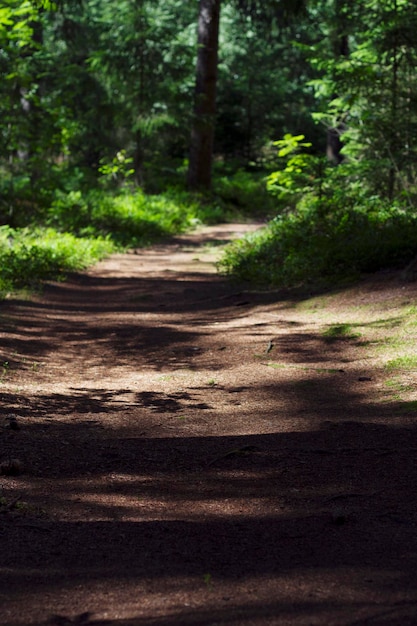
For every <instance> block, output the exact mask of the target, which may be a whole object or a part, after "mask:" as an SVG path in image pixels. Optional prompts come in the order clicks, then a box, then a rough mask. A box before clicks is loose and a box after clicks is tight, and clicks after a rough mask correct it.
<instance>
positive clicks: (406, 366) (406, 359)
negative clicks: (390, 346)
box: [385, 355, 417, 370]
mask: <svg viewBox="0 0 417 626" xmlns="http://www.w3.org/2000/svg"><path fill="white" fill-rule="evenodd" d="M385 367H386V368H387V369H390V370H394V369H399V370H417V356H415V355H405V356H399V357H397V358H395V359H391V360H389V361H387V362H386V364H385Z"/></svg>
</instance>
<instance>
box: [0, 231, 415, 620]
mask: <svg viewBox="0 0 417 626" xmlns="http://www.w3.org/2000/svg"><path fill="white" fill-rule="evenodd" d="M253 228H254V226H251V225H239V224H234V225H222V226H215V227H206V228H202V229H199V230H198V231H196V232H194V233H191V234H189V235H184V236H180V237H178V238H176V239H174V240H173V241H172V242H170V243H168V244H164V245H158V246H154V247H152V248H149V249H146V250H140V251H137V254H135V253H133V252H132V253H128V254H122V255H115V256H112V257H111V258H109V259H107V260H105V261H103V262H101V263H99V264H98V265H97V266H95V267H94V268H92V269H91V270H90V271H88V272H86V273H84V274H80V275H73V276H70V277H69V280H68V281H67V282H65V283H49V284H47V285H46V288H45V290H44V292H43V293H42V294H41V295H38V296H35V297H32V298H28V299H27V300H25V299H17V298H15V299H10V300H7V301H4V302H2V303H0V323H1V327H0V359H1V361H0V362H1V369H0V383H1V384H0V398H1V411H2V418H1V419H2V423H1V424H0V427H1V430H0V461H1V465H0V468H1V471H2V473H3V475H2V476H1V477H0V486H1V492H0V496H1V499H0V623H1V625H2V626H29V625H37V626H41V625H45V626H46V625H47V624H48V625H50V626H54V625H55V626H69V625H71V624H72V625H74V624H76V625H78V626H87V625H88V626H148V625H155V626H174V625H176V626H181V625H184V624H194V625H199V626H201V625H211V626H215V625H222V626H238V625H244V626H266V625H271V624H279V625H287V624H288V625H294V626H301V625H303V626H304V625H323V624H333V625H340V626H347V625H350V626H353V625H361V624H363V625H364V624H367V625H376V624H379V625H381V624H386V625H396V624H398V625H401V626H405V625H411V624H417V532H416V530H417V526H416V524H417V505H416V500H417V440H416V439H415V437H416V434H417V433H416V416H417V413H416V411H417V395H416V390H417V386H416V382H417V380H416V379H417V366H415V364H416V362H417V359H416V351H415V346H416V343H415V339H416V337H417V322H416V320H417V315H414V316H413V311H414V313H417V285H416V284H403V283H401V281H400V279H399V276H398V274H396V273H395V272H393V273H384V274H378V275H375V276H371V277H367V278H365V279H363V280H362V281H360V282H359V283H357V284H356V285H354V286H350V287H347V288H345V289H343V290H338V291H337V290H335V291H333V292H331V293H326V294H322V295H316V296H311V295H309V294H307V293H304V294H301V293H299V292H294V293H292V292H287V293H280V292H274V293H262V292H257V291H253V290H248V289H243V288H241V287H236V285H232V284H230V283H229V282H228V281H227V280H225V279H224V278H222V277H221V276H219V275H217V274H216V271H215V267H214V265H213V262H214V261H215V259H216V258H217V255H218V251H219V250H220V249H221V246H222V245H223V244H224V243H225V241H227V240H229V239H230V238H233V237H235V236H237V235H240V234H241V233H242V232H244V231H248V230H251V229H253ZM398 354H401V355H402V357H401V358H402V360H401V359H400V360H398ZM396 358H397V361H395V359H396ZM413 359H414V360H413ZM11 416H12V417H11ZM13 416H14V417H13Z"/></svg>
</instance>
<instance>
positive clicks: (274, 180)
mask: <svg viewBox="0 0 417 626" xmlns="http://www.w3.org/2000/svg"><path fill="white" fill-rule="evenodd" d="M304 139H305V137H304V135H296V136H294V135H291V134H290V133H287V134H286V135H284V138H283V139H280V140H279V141H274V142H273V145H274V146H277V148H278V158H279V159H281V160H282V161H283V162H285V163H284V165H283V166H282V167H281V169H279V170H277V171H275V172H272V173H271V174H269V176H268V177H267V180H266V184H267V190H268V191H269V192H270V193H271V194H272V195H274V196H276V197H277V198H278V199H279V200H281V201H283V202H288V201H290V202H295V201H296V199H297V198H299V197H300V196H301V195H302V194H305V193H307V192H309V191H312V190H313V189H315V188H318V187H321V185H322V183H323V175H324V170H325V168H326V163H325V161H324V159H323V158H322V157H317V156H315V155H313V154H309V153H307V152H305V151H304V152H303V151H302V149H303V148H311V146H312V144H311V143H310V142H308V141H304Z"/></svg>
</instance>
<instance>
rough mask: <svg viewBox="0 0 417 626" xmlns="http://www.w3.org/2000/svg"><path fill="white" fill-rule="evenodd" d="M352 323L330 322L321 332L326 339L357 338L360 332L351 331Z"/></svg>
mask: <svg viewBox="0 0 417 626" xmlns="http://www.w3.org/2000/svg"><path fill="white" fill-rule="evenodd" d="M352 327H353V325H352V324H331V325H330V326H329V328H327V329H326V330H325V331H324V332H323V336H324V337H325V338H326V339H328V340H335V339H359V337H361V333H357V332H352Z"/></svg>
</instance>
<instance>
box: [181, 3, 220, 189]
mask: <svg viewBox="0 0 417 626" xmlns="http://www.w3.org/2000/svg"><path fill="white" fill-rule="evenodd" d="M220 4H221V1H220V0H200V5H199V16H198V38H197V45H198V51H197V73H196V85H195V102H194V119H193V125H192V131H191V146H190V164H189V169H188V186H189V187H190V188H191V189H198V188H205V189H208V188H209V187H210V185H211V161H212V154H213V140H214V124H215V111H216V83H217V59H218V47H219V24H220Z"/></svg>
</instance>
